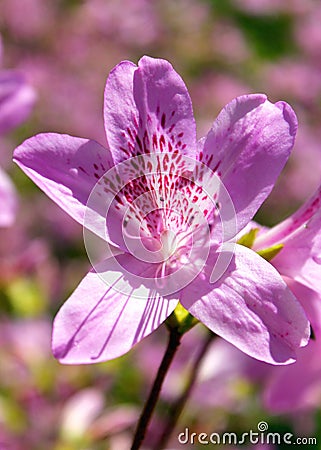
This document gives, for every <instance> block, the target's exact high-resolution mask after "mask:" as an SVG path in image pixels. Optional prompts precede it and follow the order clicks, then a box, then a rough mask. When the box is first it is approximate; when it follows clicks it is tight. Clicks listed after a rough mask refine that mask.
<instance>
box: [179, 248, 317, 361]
mask: <svg viewBox="0 0 321 450" xmlns="http://www.w3.org/2000/svg"><path fill="white" fill-rule="evenodd" d="M215 258H216V255H215V254H212V255H211V258H210V259H209V265H208V267H207V269H206V272H205V275H206V278H205V279H201V278H200V277H199V278H198V279H197V280H195V281H194V282H192V283H191V284H190V285H189V286H188V287H187V288H186V289H185V291H184V292H183V294H182V297H181V303H182V304H183V306H184V307H185V308H187V309H188V310H189V311H190V313H191V314H193V315H194V316H195V317H196V318H197V319H199V320H200V321H201V322H203V323H204V324H205V325H206V326H207V327H208V328H210V329H211V330H212V331H214V332H215V333H217V334H218V335H220V336H221V337H223V338H224V339H226V340H227V341H229V342H231V343H232V344H233V345H235V346H236V347H238V348H239V349H240V350H242V351H243V352H244V353H247V354H248V355H250V356H253V357H254V358H256V359H259V360H262V361H265V362H268V363H271V364H286V363H289V362H292V361H293V360H294V359H295V350H296V349H297V348H298V347H300V346H303V345H305V344H306V343H307V340H308V337H309V323H308V321H307V318H306V316H305V314H304V312H303V309H302V307H301V306H300V304H299V302H298V301H297V300H296V298H295V297H294V296H293V295H292V293H291V292H290V290H289V289H288V288H287V286H286V284H285V282H284V281H283V280H282V279H281V277H280V275H279V274H278V272H277V271H276V270H275V269H274V268H273V267H272V266H271V265H270V264H269V263H268V262H266V261H265V260H263V259H262V258H261V257H260V256H259V255H257V254H256V253H255V252H253V251H252V250H249V249H247V248H245V247H242V246H239V245H236V248H235V254H234V257H233V260H232V262H231V264H230V267H229V268H228V270H227V271H226V273H225V274H224V275H223V276H222V278H221V279H220V280H218V281H217V282H216V283H213V284H210V283H209V281H208V280H209V276H210V270H211V267H210V266H213V265H214V262H215Z"/></svg>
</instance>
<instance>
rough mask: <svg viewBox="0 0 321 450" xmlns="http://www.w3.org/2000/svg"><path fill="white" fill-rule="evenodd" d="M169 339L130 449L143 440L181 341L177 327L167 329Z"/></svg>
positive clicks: (137, 445) (132, 449)
mask: <svg viewBox="0 0 321 450" xmlns="http://www.w3.org/2000/svg"><path fill="white" fill-rule="evenodd" d="M169 333H170V334H169V340H168V344H167V348H166V351H165V354H164V356H163V359H162V362H161V364H160V366H159V369H158V372H157V375H156V378H155V381H154V384H153V386H152V389H151V391H150V393H149V396H148V399H147V401H146V403H145V406H144V409H143V411H142V414H141V416H140V419H139V421H138V424H137V428H136V432H135V436H134V440H133V443H132V446H131V450H138V449H139V448H140V446H141V444H142V443H143V441H144V438H145V434H146V431H147V428H148V425H149V422H150V420H151V417H152V414H153V412H154V409H155V406H156V403H157V401H158V398H159V395H160V392H161V389H162V385H163V381H164V379H165V377H166V374H167V372H168V369H169V367H170V365H171V363H172V361H173V358H174V356H175V353H176V351H177V349H178V347H179V345H180V343H181V337H182V334H181V333H180V332H179V331H178V329H177V328H170V329H169Z"/></svg>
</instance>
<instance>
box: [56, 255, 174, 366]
mask: <svg viewBox="0 0 321 450" xmlns="http://www.w3.org/2000/svg"><path fill="white" fill-rule="evenodd" d="M117 258H118V257H117ZM117 258H116V259H114V258H109V259H108V260H105V261H104V262H102V263H100V264H99V265H97V267H96V270H97V272H96V271H95V270H92V271H90V272H89V273H88V274H87V275H86V277H85V278H84V279H83V280H82V282H81V283H80V285H79V286H78V288H77V289H76V290H75V291H74V293H73V294H72V295H71V297H70V298H69V299H68V300H67V302H66V303H65V304H64V305H63V306H62V308H61V309H60V311H59V312H58V314H57V316H56V318H55V321H54V328H53V344H52V346H53V353H54V355H55V357H56V358H57V359H59V361H61V362H62V363H65V364H89V363H96V362H101V361H106V360H109V359H113V358H117V357H118V356H120V355H123V354H124V353H126V352H127V351H129V350H130V349H131V347H133V346H134V345H135V344H136V343H137V342H139V341H140V340H141V339H143V338H144V337H145V336H147V335H149V334H150V333H151V332H152V331H154V330H155V329H156V328H157V327H158V326H159V325H160V324H161V323H162V322H163V321H164V320H165V319H166V318H167V317H168V316H169V315H170V314H171V312H172V311H173V310H174V309H175V307H176V305H177V302H178V300H176V299H170V300H169V299H164V298H162V297H160V296H158V295H157V294H156V293H155V292H152V291H151V290H149V289H148V288H146V287H145V286H144V285H143V284H142V283H140V284H139V283H136V282H133V280H132V279H131V277H128V276H127V275H128V274H126V276H125V275H124V273H123V271H122V270H121V268H120V266H119V264H118V262H119V260H117ZM120 258H121V257H120ZM129 259H131V264H132V265H133V266H135V271H136V273H137V272H141V273H142V274H144V273H145V272H146V264H143V263H140V261H138V260H137V259H136V258H134V257H131V256H129V255H126V261H127V263H128V264H129ZM140 266H141V267H140ZM139 267H140V270H139Z"/></svg>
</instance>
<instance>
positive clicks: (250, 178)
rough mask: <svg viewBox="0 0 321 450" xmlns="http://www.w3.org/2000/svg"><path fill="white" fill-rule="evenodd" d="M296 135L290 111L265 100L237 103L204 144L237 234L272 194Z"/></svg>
mask: <svg viewBox="0 0 321 450" xmlns="http://www.w3.org/2000/svg"><path fill="white" fill-rule="evenodd" d="M296 129H297V120H296V116H295V114H294V112H293V110H292V109H291V107H290V106H289V105H287V104H286V103H284V102H278V103H276V104H272V103H270V102H269V101H268V100H267V98H266V96H265V95H261V94H255V95H245V96H242V97H238V98H236V99H234V100H233V101H232V102H230V103H229V104H228V105H227V106H226V107H225V108H224V109H223V110H222V111H221V113H220V114H219V116H218V117H217V119H216V120H215V122H214V124H213V127H212V129H211V130H210V132H209V133H208V135H207V137H206V139H205V141H204V148H203V155H202V161H203V162H204V163H206V164H207V165H208V166H209V167H210V168H211V169H212V170H214V171H215V172H216V173H217V174H218V176H219V177H220V178H221V180H222V181H223V183H224V185H225V187H226V188H227V190H228V192H229V194H230V196H231V198H232V201H233V204H234V207H235V211H236V215H237V216H236V217H237V231H240V230H241V229H242V228H243V227H244V226H245V225H246V224H247V223H248V222H249V221H250V220H251V219H252V218H253V216H254V214H255V213H256V211H257V210H258V208H259V207H260V205H261V204H262V202H263V201H264V200H265V199H266V197H267V196H268V194H269V193H270V191H271V190H272V188H273V186H274V183H275V181H276V179H277V177H278V175H279V174H280V172H281V170H282V168H283V166H284V164H285V163H286V161H287V159H288V157H289V154H290V151H291V149H292V146H293V144H294V138H295V134H296ZM221 207H222V208H224V204H222V205H221Z"/></svg>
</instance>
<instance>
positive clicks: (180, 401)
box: [154, 332, 215, 450]
mask: <svg viewBox="0 0 321 450" xmlns="http://www.w3.org/2000/svg"><path fill="white" fill-rule="evenodd" d="M214 337H215V334H214V333H212V332H210V333H209V334H208V335H207V336H206V339H205V340H204V342H203V345H202V346H201V348H200V349H199V352H198V354H197V356H196V358H195V362H194V364H193V367H192V370H191V373H190V375H189V378H188V381H187V383H186V386H185V389H184V390H183V392H182V393H181V395H180V396H179V397H178V398H177V399H176V401H175V403H173V404H172V406H171V407H170V409H169V411H168V412H167V414H166V416H167V417H168V420H167V423H166V425H165V428H164V430H163V433H162V434H161V437H160V439H159V441H158V443H157V444H156V446H155V447H154V450H162V449H163V448H165V447H166V444H167V443H168V440H169V438H170V436H171V434H172V432H173V430H174V428H175V426H176V424H177V422H178V419H179V417H180V415H181V413H182V411H183V409H184V406H185V405H186V402H187V400H188V398H189V396H190V394H191V391H192V389H193V387H194V385H195V382H196V380H197V377H198V373H199V369H200V365H201V364H200V363H201V361H202V360H203V358H204V356H205V355H206V353H207V350H208V349H209V347H210V345H211V342H212V341H213V338H214Z"/></svg>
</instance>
